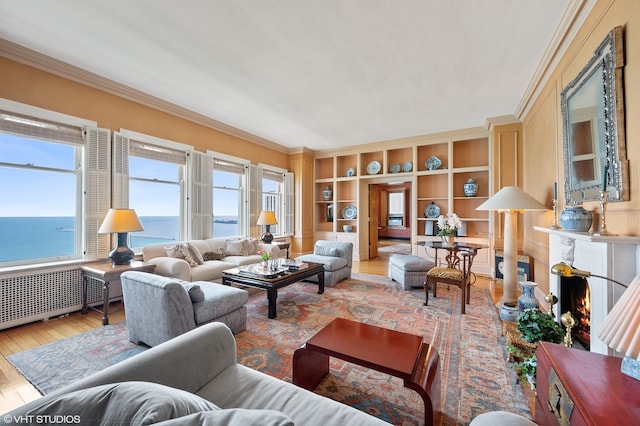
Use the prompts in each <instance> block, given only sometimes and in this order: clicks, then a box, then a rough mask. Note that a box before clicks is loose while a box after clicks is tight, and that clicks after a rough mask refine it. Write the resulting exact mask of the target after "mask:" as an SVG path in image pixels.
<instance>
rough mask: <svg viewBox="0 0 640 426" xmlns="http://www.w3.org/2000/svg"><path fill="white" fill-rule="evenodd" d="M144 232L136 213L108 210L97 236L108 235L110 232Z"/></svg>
mask: <svg viewBox="0 0 640 426" xmlns="http://www.w3.org/2000/svg"><path fill="white" fill-rule="evenodd" d="M136 231H144V228H143V227H142V223H140V219H138V215H137V214H136V211H135V210H133V209H109V212H108V213H107V216H105V218H104V221H103V222H102V225H101V226H100V229H98V234H110V233H112V232H118V233H119V232H136Z"/></svg>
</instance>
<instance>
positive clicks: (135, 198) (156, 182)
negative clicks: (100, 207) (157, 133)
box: [114, 131, 189, 249]
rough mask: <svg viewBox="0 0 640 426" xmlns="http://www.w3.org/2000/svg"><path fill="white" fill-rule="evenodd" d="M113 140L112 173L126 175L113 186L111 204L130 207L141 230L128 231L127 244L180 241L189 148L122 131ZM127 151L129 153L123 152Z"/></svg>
mask: <svg viewBox="0 0 640 426" xmlns="http://www.w3.org/2000/svg"><path fill="white" fill-rule="evenodd" d="M116 136H117V137H116V139H115V141H114V146H115V147H116V148H115V151H116V158H118V157H119V158H122V160H120V161H116V164H114V168H115V170H114V176H116V179H115V181H116V182H117V181H118V179H117V176H119V175H120V174H121V175H123V176H127V179H123V183H122V185H120V186H118V185H117V186H116V188H114V207H120V208H127V207H128V208H132V209H134V210H135V211H136V213H137V214H138V217H139V218H140V222H141V223H142V226H143V227H144V231H141V232H133V233H130V234H129V238H130V240H131V242H130V245H131V247H133V248H134V249H141V248H142V247H144V246H146V245H148V244H155V243H162V242H172V241H181V240H184V239H186V238H188V237H187V236H186V232H185V228H186V226H185V222H186V221H185V217H187V215H186V213H185V206H186V203H185V198H186V196H185V185H184V182H185V181H186V178H185V176H186V173H187V171H186V168H187V158H188V155H189V147H186V146H184V145H182V144H179V143H177V142H171V141H165V140H161V139H158V138H154V137H152V136H147V135H142V134H138V133H135V132H129V131H123V132H121V133H118V134H116ZM125 152H128V156H125V155H124V153H125Z"/></svg>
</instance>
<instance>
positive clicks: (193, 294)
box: [181, 282, 204, 303]
mask: <svg viewBox="0 0 640 426" xmlns="http://www.w3.org/2000/svg"><path fill="white" fill-rule="evenodd" d="M181 284H182V283H181ZM182 286H183V287H184V288H185V290H187V293H189V297H190V298H191V303H198V302H202V301H203V300H204V291H202V288H200V286H199V285H198V284H192V283H189V282H187V283H184V284H182Z"/></svg>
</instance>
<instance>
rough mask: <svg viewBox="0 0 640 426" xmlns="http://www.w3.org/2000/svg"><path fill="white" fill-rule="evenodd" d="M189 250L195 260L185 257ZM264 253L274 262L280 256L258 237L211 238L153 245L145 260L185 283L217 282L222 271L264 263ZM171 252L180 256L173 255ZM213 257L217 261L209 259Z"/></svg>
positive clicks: (143, 256)
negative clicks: (186, 251) (262, 254)
mask: <svg viewBox="0 0 640 426" xmlns="http://www.w3.org/2000/svg"><path fill="white" fill-rule="evenodd" d="M176 246H182V247H179V248H184V250H175V247H176ZM185 247H186V248H185ZM187 249H188V250H190V253H191V254H192V257H193V259H189V258H188V257H189V256H187V259H185V258H184V256H183V255H182V254H183V252H184V251H185V250H187ZM193 249H195V253H194V250H193ZM260 251H264V252H266V253H269V254H270V255H271V258H273V259H275V258H277V257H278V254H279V248H278V246H276V245H272V244H263V243H262V241H261V240H258V239H255V238H253V239H252V238H209V239H206V240H189V241H179V242H175V243H159V244H149V245H148V246H145V247H143V249H142V258H143V260H144V261H145V262H146V263H152V264H154V265H156V269H155V273H156V274H158V275H163V276H165V277H171V278H178V279H181V280H184V281H216V280H219V279H220V278H222V271H224V270H226V269H231V268H235V267H236V266H239V265H249V264H251V263H258V262H261V261H262V257H261V256H260V254H258V253H259V252H260ZM169 252H172V253H173V254H174V255H175V256H176V257H171V256H169ZM176 252H177V254H176ZM198 254H199V255H200V258H198ZM209 258H215V259H216V260H207V259H209Z"/></svg>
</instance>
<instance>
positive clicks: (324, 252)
mask: <svg viewBox="0 0 640 426" xmlns="http://www.w3.org/2000/svg"><path fill="white" fill-rule="evenodd" d="M313 253H314V254H317V255H319V256H331V257H338V256H340V252H339V251H338V249H337V248H335V247H324V246H319V245H316V246H315V247H314V249H313Z"/></svg>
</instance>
